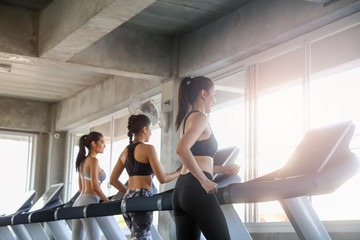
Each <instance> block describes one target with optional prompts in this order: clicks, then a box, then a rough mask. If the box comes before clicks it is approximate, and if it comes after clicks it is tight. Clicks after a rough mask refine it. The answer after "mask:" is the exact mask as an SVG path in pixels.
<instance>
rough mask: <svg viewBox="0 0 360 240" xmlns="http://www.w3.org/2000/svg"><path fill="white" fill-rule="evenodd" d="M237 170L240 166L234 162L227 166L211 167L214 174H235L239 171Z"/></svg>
mask: <svg viewBox="0 0 360 240" xmlns="http://www.w3.org/2000/svg"><path fill="white" fill-rule="evenodd" d="M239 170H240V166H239V165H237V164H235V163H233V164H230V165H228V166H217V165H214V167H213V171H214V174H217V173H223V174H226V175H235V174H237V173H238V172H239Z"/></svg>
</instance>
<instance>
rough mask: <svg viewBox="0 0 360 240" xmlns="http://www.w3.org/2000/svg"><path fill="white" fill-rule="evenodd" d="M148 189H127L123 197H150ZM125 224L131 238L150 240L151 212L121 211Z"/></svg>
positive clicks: (124, 198) (132, 239) (150, 193)
mask: <svg viewBox="0 0 360 240" xmlns="http://www.w3.org/2000/svg"><path fill="white" fill-rule="evenodd" d="M152 195H153V194H152V191H151V190H149V189H128V190H127V191H126V193H125V195H124V197H123V201H126V200H128V199H130V198H133V197H150V196H152ZM122 215H123V217H124V219H125V222H126V224H127V226H128V227H129V229H130V231H131V240H151V239H152V238H151V224H152V220H153V213H152V212H126V213H122Z"/></svg>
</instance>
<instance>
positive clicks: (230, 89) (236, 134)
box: [210, 71, 248, 220]
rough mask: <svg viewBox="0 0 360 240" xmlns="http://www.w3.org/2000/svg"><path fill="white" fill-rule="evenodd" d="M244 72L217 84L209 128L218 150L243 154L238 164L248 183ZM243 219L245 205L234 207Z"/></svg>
mask: <svg viewBox="0 0 360 240" xmlns="http://www.w3.org/2000/svg"><path fill="white" fill-rule="evenodd" d="M245 83H246V76H245V73H244V71H241V72H238V73H236V74H233V75H231V76H228V77H224V78H222V79H219V80H217V81H215V95H216V106H215V107H214V109H213V111H212V112H211V114H210V125H211V128H212V130H213V132H214V135H215V137H216V139H217V141H218V144H219V145H218V148H219V149H224V148H228V147H232V146H237V147H238V148H239V149H240V153H239V155H238V157H237V160H236V164H238V165H240V172H239V174H238V175H239V176H240V177H241V178H242V180H245V178H246V175H247V170H248V165H247V150H246V148H245V139H246V135H247V133H246V131H245V128H246V126H245V124H246V123H245V122H246V121H245V119H246V116H247V115H246V107H245V86H246V84H245ZM234 207H235V210H236V211H237V213H238V214H239V216H240V218H241V219H242V220H244V218H245V204H234Z"/></svg>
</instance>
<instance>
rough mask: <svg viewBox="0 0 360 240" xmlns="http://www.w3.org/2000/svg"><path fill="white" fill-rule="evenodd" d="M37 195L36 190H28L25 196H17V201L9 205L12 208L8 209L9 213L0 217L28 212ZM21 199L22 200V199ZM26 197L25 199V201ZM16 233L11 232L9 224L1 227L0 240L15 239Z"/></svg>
mask: <svg viewBox="0 0 360 240" xmlns="http://www.w3.org/2000/svg"><path fill="white" fill-rule="evenodd" d="M35 195H36V192H35V191H34V190H32V191H29V192H26V193H25V194H24V195H23V196H21V197H17V199H16V200H15V203H13V205H12V206H9V207H10V209H7V212H8V213H11V214H7V215H3V216H0V219H1V218H3V217H10V216H12V215H15V214H18V213H22V212H27V211H29V209H30V208H31V206H32V205H33V199H34V197H35ZM20 199H21V200H20ZM24 199H25V201H23V200H24ZM15 239H16V238H15V235H14V234H13V233H12V232H11V230H10V229H9V227H8V226H2V227H0V240H15Z"/></svg>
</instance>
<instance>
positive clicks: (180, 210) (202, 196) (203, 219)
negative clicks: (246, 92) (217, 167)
mask: <svg viewBox="0 0 360 240" xmlns="http://www.w3.org/2000/svg"><path fill="white" fill-rule="evenodd" d="M204 173H205V175H206V177H207V178H209V179H210V180H211V179H212V177H211V175H210V174H209V173H207V172H204ZM172 204H173V209H174V215H175V223H176V239H177V240H196V239H200V230H201V231H202V233H203V234H204V236H205V238H206V239H208V240H210V239H214V240H227V239H230V234H229V229H228V226H227V224H226V219H225V216H224V213H223V212H222V210H221V208H220V204H219V202H218V201H217V199H216V197H215V194H207V193H206V191H205V190H204V189H203V187H202V186H201V184H200V182H199V181H198V180H197V179H196V178H195V177H194V176H193V175H192V174H191V173H187V174H184V175H180V177H179V178H178V180H177V182H176V185H175V189H174V192H173V198H172Z"/></svg>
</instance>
